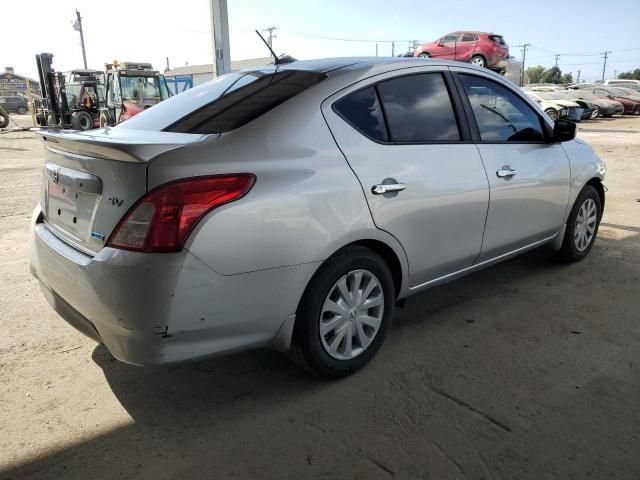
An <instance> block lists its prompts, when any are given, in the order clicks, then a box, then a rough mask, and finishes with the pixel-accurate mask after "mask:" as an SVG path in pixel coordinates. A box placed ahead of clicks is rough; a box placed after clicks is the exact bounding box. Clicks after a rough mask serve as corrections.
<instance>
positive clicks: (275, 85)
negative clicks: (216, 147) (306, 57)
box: [134, 70, 326, 134]
mask: <svg viewBox="0 0 640 480" xmlns="http://www.w3.org/2000/svg"><path fill="white" fill-rule="evenodd" d="M325 78H326V75H325V74H324V73H319V72H312V71H302V70H281V71H276V72H273V73H271V72H269V73H266V72H260V71H257V72H250V73H247V74H245V75H244V76H242V77H240V78H239V79H238V80H237V82H234V84H232V85H231V86H230V87H229V88H227V90H225V91H224V92H222V94H221V95H220V96H219V97H218V98H216V99H215V100H213V101H212V102H209V103H207V104H205V105H204V106H202V107H200V108H198V109H196V110H194V111H192V112H191V113H189V114H187V115H185V116H184V117H182V118H180V119H179V120H178V121H176V122H174V123H173V124H171V125H169V126H168V127H167V128H165V129H164V130H165V131H167V132H176V133H199V134H212V133H224V132H229V131H231V130H234V129H236V128H239V127H241V126H243V125H245V124H247V123H249V122H250V121H252V120H254V119H256V118H258V117H259V116H261V115H264V114H265V113H267V112H268V111H269V110H271V109H273V108H275V107H277V106H278V105H280V104H281V103H283V102H285V101H287V100H288V99H290V98H291V97H294V96H295V95H298V94H299V93H301V92H303V91H304V90H306V89H307V88H309V87H311V86H313V85H315V84H317V83H318V82H321V81H322V80H324V79H325ZM237 83H240V84H242V86H240V87H237ZM236 87H237V88H236ZM232 88H233V89H232ZM174 98H175V99H178V98H180V96H176V97H174ZM172 100H173V98H172V99H169V100H167V101H166V102H170V101H172ZM163 103H164V102H163ZM160 105H162V104H160ZM134 118H135V117H134Z"/></svg>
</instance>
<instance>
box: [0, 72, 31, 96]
mask: <svg viewBox="0 0 640 480" xmlns="http://www.w3.org/2000/svg"><path fill="white" fill-rule="evenodd" d="M27 80H28V81H29V82H30V83H31V93H33V94H35V95H40V84H39V83H38V82H37V81H35V80H33V79H31V78H29V77H25V76H23V75H16V73H15V72H14V71H13V67H5V70H4V73H0V97H14V96H19V97H26V96H27Z"/></svg>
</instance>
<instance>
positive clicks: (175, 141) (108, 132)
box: [36, 127, 211, 163]
mask: <svg viewBox="0 0 640 480" xmlns="http://www.w3.org/2000/svg"><path fill="white" fill-rule="evenodd" d="M36 133H38V134H39V135H41V136H42V139H43V140H44V141H45V145H46V147H47V148H48V149H50V150H54V151H59V152H63V153H67V154H71V155H74V154H75V155H81V156H87V157H92V158H103V159H105V160H118V161H121V162H138V163H145V162H148V161H150V160H151V159H153V158H155V157H157V156H158V155H161V154H163V153H166V152H170V151H172V150H176V149H178V148H182V147H184V146H186V145H189V144H192V143H197V142H200V141H202V140H204V139H205V138H209V137H211V135H193V134H188V133H171V132H156V131H150V130H134V129H127V128H118V129H114V128H109V127H107V128H102V129H99V130H91V131H86V132H77V131H68V130H61V129H42V130H36Z"/></svg>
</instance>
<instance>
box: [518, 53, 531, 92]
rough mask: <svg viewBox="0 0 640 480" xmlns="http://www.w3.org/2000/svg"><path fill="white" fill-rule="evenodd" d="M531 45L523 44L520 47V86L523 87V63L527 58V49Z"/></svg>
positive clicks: (524, 71)
mask: <svg viewBox="0 0 640 480" xmlns="http://www.w3.org/2000/svg"><path fill="white" fill-rule="evenodd" d="M530 46H531V44H530V43H525V44H524V45H522V72H521V73H520V86H521V87H524V75H525V73H526V70H525V68H524V61H525V59H526V58H527V48H528V47H530Z"/></svg>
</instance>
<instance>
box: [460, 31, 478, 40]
mask: <svg viewBox="0 0 640 480" xmlns="http://www.w3.org/2000/svg"><path fill="white" fill-rule="evenodd" d="M476 40H478V35H474V34H472V33H465V34H464V35H463V36H462V40H460V41H461V42H475V41H476Z"/></svg>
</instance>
